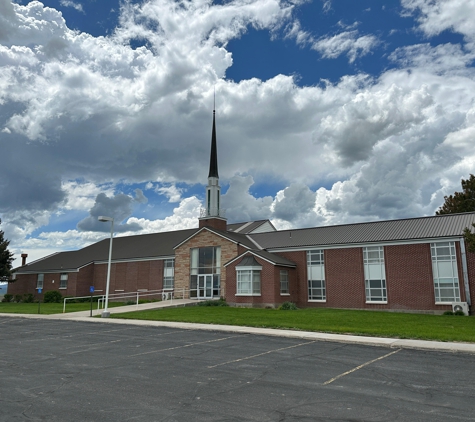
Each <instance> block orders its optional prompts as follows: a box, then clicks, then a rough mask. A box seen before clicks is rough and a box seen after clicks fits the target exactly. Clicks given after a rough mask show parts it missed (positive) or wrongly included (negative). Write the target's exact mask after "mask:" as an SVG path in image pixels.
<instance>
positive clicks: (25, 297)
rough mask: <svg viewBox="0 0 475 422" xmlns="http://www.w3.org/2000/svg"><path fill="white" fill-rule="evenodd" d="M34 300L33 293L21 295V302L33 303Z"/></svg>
mask: <svg viewBox="0 0 475 422" xmlns="http://www.w3.org/2000/svg"><path fill="white" fill-rule="evenodd" d="M34 301H35V296H34V295H33V293H25V294H24V295H23V302H25V303H33V302H34Z"/></svg>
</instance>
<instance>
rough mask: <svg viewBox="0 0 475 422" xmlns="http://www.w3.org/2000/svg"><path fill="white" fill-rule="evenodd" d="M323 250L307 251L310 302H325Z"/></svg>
mask: <svg viewBox="0 0 475 422" xmlns="http://www.w3.org/2000/svg"><path fill="white" fill-rule="evenodd" d="M324 259H325V257H324V252H323V249H314V250H311V251H307V280H308V300H309V301H318V302H325V301H326V300H327V292H326V286H325V261H324Z"/></svg>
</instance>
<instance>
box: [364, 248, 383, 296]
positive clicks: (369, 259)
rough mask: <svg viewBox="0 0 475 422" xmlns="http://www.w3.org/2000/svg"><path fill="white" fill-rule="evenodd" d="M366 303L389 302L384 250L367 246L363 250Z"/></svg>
mask: <svg viewBox="0 0 475 422" xmlns="http://www.w3.org/2000/svg"><path fill="white" fill-rule="evenodd" d="M363 265H364V278H365V293H366V302H379V303H381V302H387V301H388V294H387V289H386V271H385V268H384V248H383V247H382V246H367V247H365V248H363Z"/></svg>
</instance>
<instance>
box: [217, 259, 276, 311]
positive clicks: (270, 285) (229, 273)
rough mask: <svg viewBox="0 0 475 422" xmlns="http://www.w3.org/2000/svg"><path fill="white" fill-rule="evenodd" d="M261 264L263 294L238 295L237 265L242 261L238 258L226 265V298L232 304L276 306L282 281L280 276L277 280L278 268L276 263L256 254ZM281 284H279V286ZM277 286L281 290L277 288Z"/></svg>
mask: <svg viewBox="0 0 475 422" xmlns="http://www.w3.org/2000/svg"><path fill="white" fill-rule="evenodd" d="M254 258H255V259H256V261H257V262H258V263H259V265H261V266H262V271H261V295H260V296H236V292H237V280H236V279H237V277H236V266H237V265H238V264H239V263H240V262H241V259H238V260H237V261H236V262H233V263H232V264H230V265H228V266H227V267H226V280H227V292H226V300H227V302H228V303H229V304H230V305H235V306H255V307H265V306H272V307H274V306H275V305H276V303H279V301H280V283H279V280H280V279H279V278H277V282H276V278H275V276H276V270H275V267H274V265H272V264H270V263H269V262H267V261H265V260H263V259H260V258H259V257H257V256H254ZM277 285H279V286H277ZM277 288H278V289H279V290H277Z"/></svg>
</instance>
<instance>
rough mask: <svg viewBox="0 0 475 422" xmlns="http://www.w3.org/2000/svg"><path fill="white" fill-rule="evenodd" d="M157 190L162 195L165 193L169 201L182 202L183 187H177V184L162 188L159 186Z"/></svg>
mask: <svg viewBox="0 0 475 422" xmlns="http://www.w3.org/2000/svg"><path fill="white" fill-rule="evenodd" d="M155 191H156V192H158V193H160V194H161V195H165V196H166V197H167V198H168V201H169V202H180V200H181V194H182V192H183V190H182V189H179V188H177V187H176V185H173V184H172V185H170V186H162V187H160V188H158V187H157V188H156V189H155Z"/></svg>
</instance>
